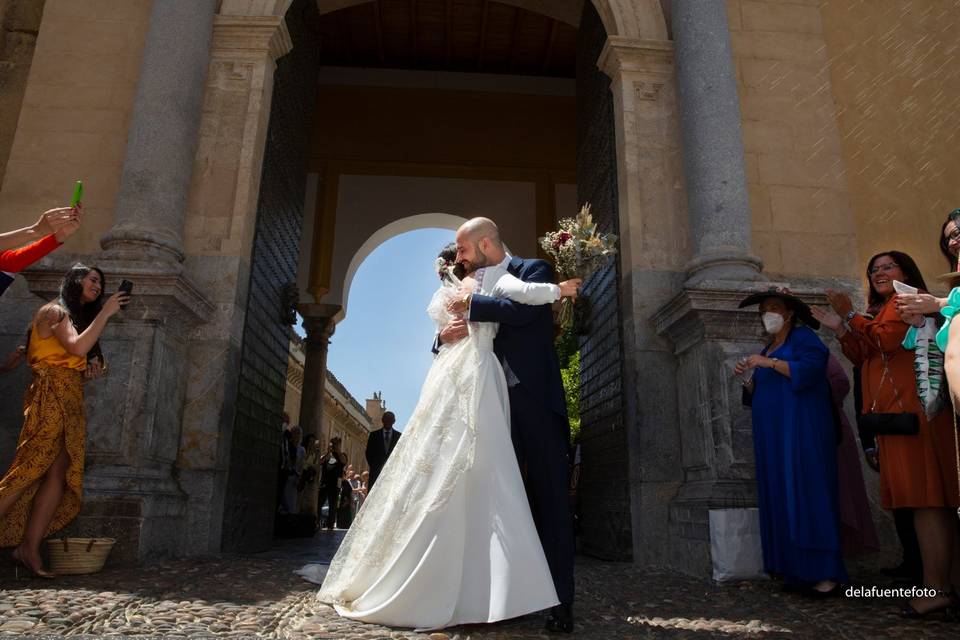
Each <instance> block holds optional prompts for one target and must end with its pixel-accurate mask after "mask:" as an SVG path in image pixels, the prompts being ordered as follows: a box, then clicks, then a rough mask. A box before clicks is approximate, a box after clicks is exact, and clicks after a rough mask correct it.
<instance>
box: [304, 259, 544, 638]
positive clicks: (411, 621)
mask: <svg viewBox="0 0 960 640" xmlns="http://www.w3.org/2000/svg"><path fill="white" fill-rule="evenodd" d="M475 278H476V281H477V284H476V287H475V289H474V290H475V291H477V292H478V293H496V294H497V295H502V296H504V297H510V298H511V299H515V300H516V301H517V302H523V303H526V304H545V303H548V302H552V301H553V300H555V299H557V298H558V297H559V288H558V287H557V286H556V285H551V284H535V283H524V282H521V281H520V280H518V279H516V278H514V277H513V276H512V275H510V274H508V273H506V270H505V269H497V268H491V269H480V270H478V271H477V273H476V274H475ZM457 292H458V289H457V288H456V287H455V286H450V285H446V286H444V287H442V288H441V289H440V290H438V291H437V292H436V293H435V294H434V296H433V300H432V301H431V303H430V306H429V308H428V309H427V312H428V313H429V314H430V316H431V317H432V318H433V319H434V320H435V321H436V323H437V326H438V329H439V328H442V327H443V326H445V325H446V324H447V323H448V322H450V321H451V319H452V318H451V316H450V315H449V314H448V313H447V312H446V309H445V305H446V303H447V301H448V300H449V299H450V297H451V296H453V295H457ZM496 332H497V325H496V324H492V323H482V324H481V323H471V324H470V325H469V337H468V338H466V339H464V340H461V341H459V342H457V343H454V344H450V345H443V346H442V347H441V348H440V351H439V354H438V355H437V357H436V359H435V360H434V363H433V365H432V366H431V368H430V371H429V373H428V374H427V378H426V381H425V382H424V384H423V389H422V391H421V394H420V399H419V402H418V404H417V406H416V408H415V409H414V412H413V415H412V416H411V418H410V421H409V422H408V423H407V425H406V428H405V429H404V431H403V437H402V438H401V439H400V442H399V443H398V444H397V447H396V449H394V451H393V454H392V455H391V456H390V458H389V460H388V461H387V464H386V465H385V466H384V468H383V471H382V472H381V475H380V478H379V479H378V480H377V483H376V484H375V485H374V488H373V489H372V490H371V491H370V494H369V495H368V496H367V498H366V500H365V501H364V503H363V506H362V507H361V509H360V511H359V513H358V514H357V517H356V519H355V520H354V522H353V526H352V527H351V528H350V530H349V531H348V532H347V534H346V536H345V537H344V540H343V543H342V544H341V546H340V548H339V550H338V551H337V553H336V555H335V556H334V558H333V561H332V562H331V564H330V568H329V570H328V571H327V573H326V576H325V577H324V579H323V583H322V587H321V589H320V592H319V594H318V598H319V599H320V600H321V601H323V602H327V603H330V604H333V605H334V606H335V608H336V610H337V612H338V613H339V614H340V615H342V616H344V617H347V618H352V619H357V620H362V621H366V622H373V623H378V624H383V625H388V626H393V627H413V628H417V629H439V628H443V627H449V626H454V625H458V624H471V623H485V622H495V621H498V620H504V619H508V618H515V617H517V616H521V615H525V614H528V613H531V612H534V611H540V610H543V609H547V608H550V607H552V606H554V605H556V604H558V602H559V601H558V599H557V595H556V591H555V589H554V586H553V580H552V579H551V577H550V570H549V568H548V566H547V561H546V558H545V557H544V553H543V549H542V547H541V545H540V540H539V538H538V536H537V531H536V528H535V526H534V523H533V518H532V516H531V514H530V506H529V504H528V503H527V497H526V493H525V491H524V486H523V481H522V479H521V476H520V470H519V468H518V467H517V460H516V457H515V454H514V452H513V445H512V442H511V439H510V418H509V416H510V407H509V400H508V398H507V385H506V381H505V379H504V374H503V369H502V368H501V366H500V363H499V362H498V360H497V358H496V356H495V355H494V353H493V339H494V337H495V336H496ZM308 579H309V578H308Z"/></svg>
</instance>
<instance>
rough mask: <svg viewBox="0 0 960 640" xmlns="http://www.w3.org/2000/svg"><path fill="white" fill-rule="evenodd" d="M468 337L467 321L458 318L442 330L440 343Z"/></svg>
mask: <svg viewBox="0 0 960 640" xmlns="http://www.w3.org/2000/svg"><path fill="white" fill-rule="evenodd" d="M466 337H467V321H466V320H464V319H463V318H456V319H454V321H453V322H451V323H450V324H448V325H447V326H446V327H444V328H443V331H441V332H440V344H451V343H453V342H458V341H460V340H463V339H464V338H466Z"/></svg>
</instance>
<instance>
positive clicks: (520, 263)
mask: <svg viewBox="0 0 960 640" xmlns="http://www.w3.org/2000/svg"><path fill="white" fill-rule="evenodd" d="M492 269H496V267H492ZM507 271H508V272H510V273H511V274H512V275H514V276H515V277H517V278H519V279H520V280H523V281H524V282H554V273H553V267H552V266H551V265H550V263H549V262H547V261H545V260H524V259H523V258H516V257H514V258H511V259H510V262H509V263H508V265H507ZM491 275H495V274H491V273H485V274H484V282H483V290H484V291H492V290H494V289H495V284H496V282H495V280H493V279H491V278H490V276H491ZM488 280H489V283H488ZM469 320H470V321H471V322H498V323H500V328H499V330H498V331H497V337H496V339H495V340H494V342H493V350H494V352H495V353H496V354H497V357H498V358H500V362H501V364H502V365H503V369H504V374H505V375H506V377H507V384H508V385H510V386H511V387H514V386H515V385H519V386H520V387H522V388H523V390H524V391H525V392H526V393H525V395H527V396H528V397H530V398H532V399H535V400H536V401H538V402H540V403H541V404H542V405H543V406H545V407H548V408H549V409H550V410H551V411H552V412H554V413H556V414H558V415H560V416H562V417H563V418H566V417H567V402H566V399H565V397H564V393H563V380H562V379H561V377H560V361H559V360H558V359H557V352H556V350H555V349H554V345H553V336H554V333H553V312H552V311H551V309H550V305H548V304H544V305H539V306H532V305H525V304H520V303H519V302H514V301H512V300H508V299H506V298H496V297H492V296H487V295H481V294H475V295H473V297H472V298H471V302H470V315H469ZM511 391H516V389H511ZM511 395H513V394H511ZM560 422H562V423H564V424H566V420H563V421H558V423H560Z"/></svg>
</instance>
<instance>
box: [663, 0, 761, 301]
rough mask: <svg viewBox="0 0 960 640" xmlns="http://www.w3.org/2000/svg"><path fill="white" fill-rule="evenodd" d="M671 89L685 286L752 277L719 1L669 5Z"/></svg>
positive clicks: (733, 88) (734, 101) (755, 269)
mask: <svg viewBox="0 0 960 640" xmlns="http://www.w3.org/2000/svg"><path fill="white" fill-rule="evenodd" d="M672 18H673V35H674V43H675V46H676V64H677V90H678V94H679V98H680V119H681V124H682V132H683V149H684V154H683V156H684V165H685V169H686V183H687V200H688V203H689V211H690V238H691V240H692V243H693V259H692V260H691V261H690V262H689V263H688V265H687V273H688V276H689V278H688V284H691V285H696V284H699V283H702V282H705V281H710V280H733V281H743V280H757V279H759V272H760V268H761V262H760V259H759V258H757V257H755V256H753V255H751V254H750V247H751V242H752V238H751V220H750V199H749V195H748V192H747V177H746V169H745V161H744V155H743V140H742V135H741V124H740V100H739V97H738V96H737V83H736V75H735V69H734V64H733V56H732V51H731V44H730V31H729V28H728V23H727V10H726V3H725V2H717V1H716V0H674V1H673V4H672Z"/></svg>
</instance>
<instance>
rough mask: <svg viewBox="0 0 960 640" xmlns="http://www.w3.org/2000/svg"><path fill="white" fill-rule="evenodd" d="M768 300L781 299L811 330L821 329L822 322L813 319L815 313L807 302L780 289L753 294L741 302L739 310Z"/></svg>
mask: <svg viewBox="0 0 960 640" xmlns="http://www.w3.org/2000/svg"><path fill="white" fill-rule="evenodd" d="M767 298H780V299H781V300H783V301H784V302H786V303H787V306H788V307H790V308H791V309H793V312H794V313H795V314H796V315H797V317H798V318H799V319H800V321H801V322H803V324H805V325H807V326H808V327H810V328H811V329H819V328H820V321H819V320H817V319H816V318H814V317H813V312H811V311H810V306H809V305H808V304H807V303H806V302H804V301H803V300H801V299H800V298H798V297H797V296H795V295H793V294H791V293H786V292H784V291H781V290H780V289H767V290H766V291H758V292H757V293H751V294H750V295H749V296H747V297H746V298H744V299H743V300H742V301H741V302H740V305H739V308H740V309H743V308H744V307H752V306H753V305H755V304H760V303H761V302H763V301H764V300H766V299H767Z"/></svg>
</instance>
